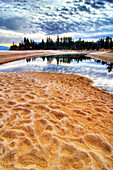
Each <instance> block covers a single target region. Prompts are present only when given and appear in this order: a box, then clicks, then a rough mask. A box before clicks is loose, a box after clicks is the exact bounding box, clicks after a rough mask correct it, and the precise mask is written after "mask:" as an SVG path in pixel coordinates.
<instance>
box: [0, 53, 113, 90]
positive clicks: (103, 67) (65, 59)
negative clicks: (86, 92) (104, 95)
mask: <svg viewBox="0 0 113 170" xmlns="http://www.w3.org/2000/svg"><path fill="white" fill-rule="evenodd" d="M1 71H2V72H9V71H10V72H13V71H35V72H36V71H38V72H54V73H68V74H78V75H82V76H85V77H88V78H90V79H92V80H93V81H94V84H93V85H94V86H95V87H97V88H100V89H102V90H104V91H107V92H109V93H113V63H107V62H104V61H101V60H97V59H92V58H90V57H86V56H85V55H72V54H71V55H57V56H55V55H52V56H43V57H34V58H28V59H23V60H18V61H14V62H10V63H7V64H2V65H0V72H1Z"/></svg>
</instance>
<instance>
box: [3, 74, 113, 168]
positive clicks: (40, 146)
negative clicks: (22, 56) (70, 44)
mask: <svg viewBox="0 0 113 170" xmlns="http://www.w3.org/2000/svg"><path fill="white" fill-rule="evenodd" d="M91 83H92V81H91V80H90V79H88V78H85V77H82V76H77V75H69V74H58V73H36V72H12V73H11V72H9V73H0V169H1V170H75V169H77V170H78V169H79V170H94V169H95V170H107V169H109V170H112V169H113V95H110V94H108V93H105V92H102V91H101V90H99V89H96V88H95V87H92V86H91Z"/></svg>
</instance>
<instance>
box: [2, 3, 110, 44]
mask: <svg viewBox="0 0 113 170" xmlns="http://www.w3.org/2000/svg"><path fill="white" fill-rule="evenodd" d="M57 35H59V36H60V37H61V36H72V38H73V39H74V40H75V41H76V40H78V39H79V38H81V39H84V40H94V41H96V40H98V39H100V38H106V37H107V36H110V37H111V38H113V0H0V44H4V45H5V44H7V45H8V44H12V43H13V42H14V43H19V42H21V40H23V38H24V37H27V38H29V39H34V40H35V41H36V42H40V41H41V40H42V39H44V40H46V37H47V36H51V37H52V38H53V40H56V37H57Z"/></svg>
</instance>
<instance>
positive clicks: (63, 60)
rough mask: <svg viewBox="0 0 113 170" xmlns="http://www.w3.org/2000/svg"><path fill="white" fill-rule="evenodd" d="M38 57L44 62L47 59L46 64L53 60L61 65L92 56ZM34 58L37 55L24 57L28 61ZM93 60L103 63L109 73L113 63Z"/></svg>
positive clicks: (85, 59) (89, 59) (86, 59)
mask: <svg viewBox="0 0 113 170" xmlns="http://www.w3.org/2000/svg"><path fill="white" fill-rule="evenodd" d="M40 58H41V59H42V61H43V62H45V61H46V60H47V64H52V63H53V61H54V63H56V64H57V65H61V64H62V63H64V64H71V63H73V62H76V63H80V62H82V61H91V60H92V58H90V57H86V56H85V55H58V56H56V55H51V56H47V57H45V56H43V57H40ZM36 59H37V57H33V58H28V59H26V62H27V63H29V62H31V61H35V60H36ZM94 61H95V62H96V63H99V64H101V65H105V66H106V69H107V70H108V73H110V72H111V71H112V69H113V63H108V62H105V61H101V60H98V59H94Z"/></svg>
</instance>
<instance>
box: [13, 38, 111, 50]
mask: <svg viewBox="0 0 113 170" xmlns="http://www.w3.org/2000/svg"><path fill="white" fill-rule="evenodd" d="M99 49H113V41H112V38H110V37H109V36H108V37H106V39H100V40H98V41H97V42H93V41H92V42H90V41H84V40H81V39H79V40H78V41H75V42H74V40H73V39H72V37H59V35H57V39H56V41H55V42H54V41H53V39H52V38H51V37H50V36H49V37H47V39H46V42H44V40H43V39H42V41H41V42H40V43H36V42H34V40H31V39H30V40H29V39H28V38H26V37H24V41H21V42H20V43H19V45H16V44H15V43H13V45H11V46H10V50H99Z"/></svg>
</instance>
